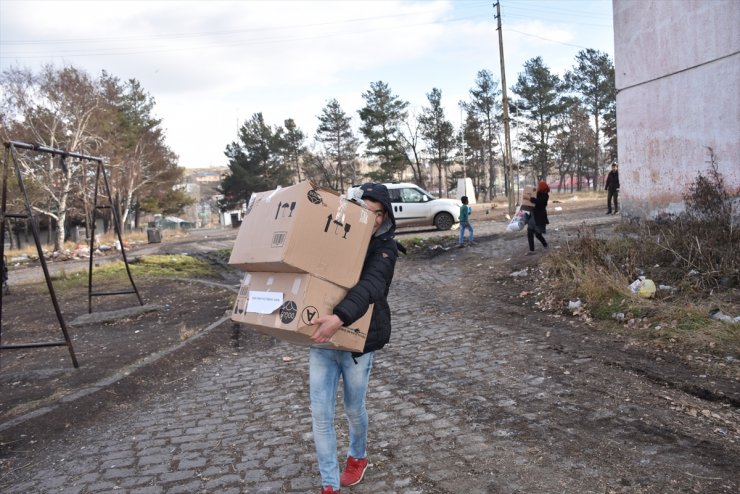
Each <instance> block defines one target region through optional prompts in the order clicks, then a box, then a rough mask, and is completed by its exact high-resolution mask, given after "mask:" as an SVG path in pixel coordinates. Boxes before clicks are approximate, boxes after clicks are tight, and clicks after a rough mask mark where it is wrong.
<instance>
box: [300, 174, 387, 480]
mask: <svg viewBox="0 0 740 494" xmlns="http://www.w3.org/2000/svg"><path fill="white" fill-rule="evenodd" d="M360 194H361V199H360V201H359V202H361V203H363V204H364V206H365V207H366V208H367V209H368V211H369V212H370V214H372V215H373V216H372V217H373V218H374V220H375V225H374V227H373V236H372V238H371V240H370V246H369V247H368V251H367V255H366V256H365V263H364V264H363V267H362V274H361V275H360V281H358V282H357V284H356V285H355V286H354V287H352V288H351V289H350V290H349V291H348V292H347V295H346V296H345V297H344V299H343V300H342V301H341V302H339V303H338V304H337V306H336V307H334V313H333V314H328V315H325V316H321V317H319V318H317V319H316V321H315V322H314V324H316V325H317V326H318V327H317V329H316V331H315V332H314V334H313V336H311V339H312V340H313V341H315V342H316V343H326V342H328V341H329V340H331V338H332V336H334V334H335V333H336V332H337V331H338V330H339V328H340V327H342V326H349V325H350V324H352V323H353V322H355V321H356V320H357V319H359V318H360V317H362V316H363V315H364V314H365V312H367V310H368V308H369V307H370V304H375V305H374V306H373V313H372V318H371V320H370V328H369V329H368V334H367V340H366V341H365V348H364V349H363V351H362V352H361V353H353V352H348V351H343V350H333V349H328V348H319V347H311V349H310V354H309V382H310V395H311V417H312V419H313V437H314V443H315V445H316V456H317V458H318V463H319V472H320V473H321V485H322V487H321V493H322V494H330V493H331V494H335V493H337V492H339V489H340V485H341V486H342V487H346V486H350V485H355V484H357V483H359V482H360V481H361V480H362V477H363V475H364V474H365V469H366V468H367V465H368V459H367V430H368V415H367V410H366V408H365V396H366V395H367V388H368V381H369V378H370V370H371V368H372V364H373V360H374V358H375V351H376V350H380V349H381V348H383V346H385V344H386V343H388V340H390V337H391V310H390V307H389V306H388V300H387V297H388V291H389V289H390V285H391V280H392V279H393V272H394V270H395V265H396V259H397V257H398V245H397V244H396V240H395V238H394V235H395V230H396V220H395V218H394V217H393V207H392V204H391V198H390V195H389V194H388V189H387V188H386V187H385V185H382V184H375V183H369V184H364V185H362V186H361V187H360ZM340 377H341V378H342V381H343V390H344V393H343V395H344V412H345V415H346V416H347V420H348V422H349V449H348V452H347V465H346V467H345V469H344V472H343V473H342V475H341V476H340V475H339V463H338V461H337V438H336V433H335V430H334V413H335V409H336V400H337V390H338V387H339V379H340Z"/></svg>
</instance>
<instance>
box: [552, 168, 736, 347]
mask: <svg viewBox="0 0 740 494" xmlns="http://www.w3.org/2000/svg"><path fill="white" fill-rule="evenodd" d="M731 198H732V194H730V193H728V192H727V191H726V190H725V189H724V185H723V182H722V180H721V177H720V176H719V175H718V174H717V173H716V169H714V171H713V172H710V174H709V176H708V177H705V176H702V175H699V177H698V178H697V182H696V183H695V184H694V186H693V187H691V188H690V193H689V195H687V197H686V203H687V209H686V212H685V213H682V214H680V215H677V216H672V217H667V218H660V219H658V220H655V221H643V222H641V223H640V224H639V225H628V224H623V225H620V226H619V227H618V228H617V229H615V235H612V236H609V237H607V238H599V237H598V236H597V235H596V234H595V232H594V231H593V230H588V229H583V230H582V231H580V232H579V235H577V237H576V238H575V239H574V240H571V241H568V242H566V243H565V245H563V246H562V248H561V249H560V251H559V252H553V253H551V254H550V255H549V256H548V257H547V258H546V260H545V263H544V267H545V269H546V271H547V273H548V275H549V276H548V279H549V286H548V287H547V289H548V292H549V293H548V295H547V296H548V297H549V298H550V299H551V300H559V301H561V302H560V305H561V306H562V305H563V303H562V301H567V300H573V299H580V300H581V301H582V302H583V303H584V304H585V312H586V313H587V314H588V315H589V316H590V317H593V318H594V319H596V320H598V321H601V322H602V323H605V322H606V321H614V324H624V325H628V326H630V327H634V328H636V329H642V330H649V331H650V332H649V333H648V334H649V336H651V337H658V338H663V339H668V340H670V341H671V342H674V343H675V342H683V343H685V344H687V345H689V346H700V347H703V348H705V349H714V350H715V351H718V352H729V353H730V354H735V353H737V350H738V348H740V324H728V323H725V322H721V321H717V320H715V319H712V318H711V317H710V314H711V312H712V311H714V310H717V309H719V310H721V311H722V312H723V313H724V314H728V315H730V316H732V317H735V316H738V315H740V313H739V311H740V292H739V290H738V289H739V287H740V274H739V270H740V261H739V258H738V256H739V255H740V250H739V249H737V245H740V229H737V228H734V229H733V225H732V221H733V220H732V213H731V211H730V210H728V207H729V206H728V205H729V204H730V200H731ZM638 276H645V277H646V278H649V279H652V280H653V281H654V283H655V285H656V287H658V288H659V289H658V290H657V291H656V293H655V296H654V297H653V298H650V299H645V298H641V297H639V296H637V295H636V294H634V293H632V291H631V290H630V288H629V285H630V283H632V282H633V281H634V280H635V279H637V277H638ZM661 286H662V287H664V288H663V289H661ZM556 303H557V302H556ZM566 305H567V304H566Z"/></svg>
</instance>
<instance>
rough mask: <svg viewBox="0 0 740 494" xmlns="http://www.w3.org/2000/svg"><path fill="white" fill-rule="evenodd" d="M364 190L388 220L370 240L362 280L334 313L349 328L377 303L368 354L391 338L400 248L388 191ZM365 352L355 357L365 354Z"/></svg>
mask: <svg viewBox="0 0 740 494" xmlns="http://www.w3.org/2000/svg"><path fill="white" fill-rule="evenodd" d="M362 189H363V196H362V198H363V199H373V200H376V201H378V202H380V203H381V204H383V207H384V208H385V210H386V211H387V212H388V217H387V218H386V220H385V222H384V223H383V224H382V225H381V227H380V228H379V229H378V231H377V232H376V233H375V235H374V236H373V238H372V239H371V240H370V246H369V247H368V250H367V255H366V256H365V263H364V264H363V266H362V274H361V275H360V281H358V282H357V284H356V285H355V286H354V287H352V288H351V289H350V290H349V291H348V292H347V295H346V296H345V297H344V299H343V300H342V301H341V302H339V304H337V306H336V307H334V314H336V315H337V316H339V318H340V319H341V320H342V322H343V323H344V324H345V325H348V324H352V323H353V322H355V321H356V320H357V319H359V318H360V317H362V316H363V315H364V314H365V312H367V309H368V308H369V306H370V304H375V306H374V308H373V315H372V319H371V320H370V329H369V330H368V334H367V340H366V341H365V348H364V349H363V352H362V353H367V352H373V351H375V350H380V349H381V348H383V346H385V344H386V343H388V341H389V340H390V338H391V309H390V307H389V305H388V291H389V290H390V286H391V281H392V280H393V272H394V270H395V267H396V259H397V258H398V246H397V244H396V240H395V238H394V237H395V232H396V220H395V218H394V217H393V208H392V206H391V200H390V196H389V195H388V189H386V188H385V186H383V185H380V184H365V185H363V186H362ZM362 353H357V354H355V355H362Z"/></svg>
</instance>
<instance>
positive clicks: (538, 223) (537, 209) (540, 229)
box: [527, 180, 550, 255]
mask: <svg viewBox="0 0 740 494" xmlns="http://www.w3.org/2000/svg"><path fill="white" fill-rule="evenodd" d="M549 199H550V186H549V185H547V182H545V181H544V180H540V182H539V183H538V184H537V195H536V196H533V197H530V198H529V200H530V201H532V203H534V210H533V211H532V214H531V215H530V216H529V220H528V221H527V241H528V242H529V252H527V255H532V254H534V237H537V240H539V241H540V243H542V246H543V247H544V248H545V249H547V241H546V240H545V237H544V234H545V232H546V231H547V225H548V224H549V223H550V220H548V219H547V201H548V200H549Z"/></svg>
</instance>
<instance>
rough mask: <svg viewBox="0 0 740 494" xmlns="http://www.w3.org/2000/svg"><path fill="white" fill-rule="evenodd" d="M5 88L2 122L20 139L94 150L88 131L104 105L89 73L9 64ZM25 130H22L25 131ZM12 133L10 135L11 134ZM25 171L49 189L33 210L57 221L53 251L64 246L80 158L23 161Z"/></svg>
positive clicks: (82, 151)
mask: <svg viewBox="0 0 740 494" xmlns="http://www.w3.org/2000/svg"><path fill="white" fill-rule="evenodd" d="M0 86H2V89H3V92H2V94H3V96H2V107H3V109H4V111H3V116H4V118H6V119H8V120H9V121H8V122H3V127H4V128H5V129H10V128H13V129H15V130H16V131H18V132H19V134H20V137H21V139H24V140H29V141H31V143H32V144H38V145H41V146H44V147H49V148H57V149H63V150H65V151H68V152H74V153H80V154H90V150H91V149H94V148H95V147H96V138H95V137H94V136H93V134H92V133H91V132H90V130H91V124H92V119H93V116H94V114H95V112H96V111H97V110H98V109H99V108H100V87H99V86H98V85H97V84H96V82H95V81H93V80H92V79H91V78H90V77H89V76H88V75H87V74H86V73H84V72H82V71H79V70H77V69H76V68H74V67H64V68H62V69H59V70H57V69H55V68H54V67H53V66H51V65H46V66H44V67H43V68H42V69H41V71H40V73H38V74H34V73H32V72H31V71H30V70H28V69H22V68H15V67H13V68H10V69H7V70H5V71H4V72H3V73H2V75H0ZM21 129H22V130H21ZM8 137H10V136H6V138H8ZM20 164H21V167H22V173H23V175H24V177H25V178H26V179H28V181H29V182H32V183H33V184H34V186H35V187H37V188H38V189H40V190H41V191H43V192H44V193H45V196H46V198H47V200H46V201H44V202H41V201H39V202H36V203H35V204H34V205H32V207H33V209H34V210H35V211H37V212H38V213H39V214H42V215H44V216H46V217H48V218H50V219H51V220H54V222H55V223H56V226H55V235H54V250H61V248H62V246H63V245H64V239H65V226H66V221H67V213H68V207H69V203H70V199H71V197H72V195H73V194H74V193H76V192H77V191H76V190H74V186H75V184H76V183H77V181H76V179H77V177H78V176H79V174H80V170H81V166H82V165H81V163H80V161H78V160H67V161H64V162H60V161H58V160H57V159H55V157H54V156H50V155H47V156H43V157H42V158H41V159H34V158H31V159H23V160H20Z"/></svg>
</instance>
